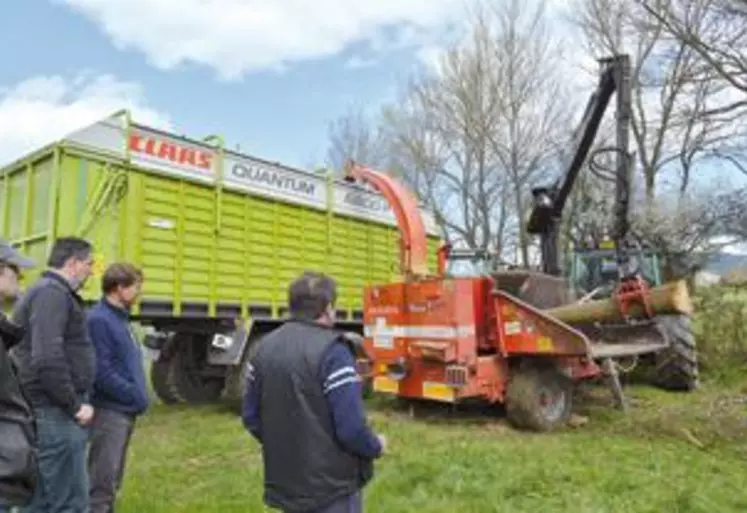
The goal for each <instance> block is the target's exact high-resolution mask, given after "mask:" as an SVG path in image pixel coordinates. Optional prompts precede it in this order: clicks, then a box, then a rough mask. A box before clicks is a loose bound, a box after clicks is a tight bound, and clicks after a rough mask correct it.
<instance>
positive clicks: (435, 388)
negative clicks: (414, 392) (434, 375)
mask: <svg viewBox="0 0 747 513" xmlns="http://www.w3.org/2000/svg"><path fill="white" fill-rule="evenodd" d="M423 397H425V398H427V399H435V400H436V401H446V402H452V401H454V389H453V388H451V387H450V386H448V385H444V384H443V383H433V382H428V381H426V382H424V383H423Z"/></svg>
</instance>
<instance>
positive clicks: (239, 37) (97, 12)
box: [55, 0, 470, 79]
mask: <svg viewBox="0 0 747 513" xmlns="http://www.w3.org/2000/svg"><path fill="white" fill-rule="evenodd" d="M55 1H57V2H62V3H65V4H66V5H68V6H69V7H70V8H71V9H73V10H75V11H77V12H79V13H80V14H82V15H84V16H85V17H87V18H88V19H90V20H91V21H93V22H94V23H96V24H97V25H99V26H100V27H101V28H102V30H103V31H104V32H105V33H106V34H107V35H108V37H109V38H111V40H112V41H113V43H114V45H115V46H116V47H117V48H119V49H121V50H125V49H127V50H135V51H138V52H142V53H144V54H145V55H146V56H147V57H148V59H149V61H150V62H151V63H152V64H153V65H154V66H156V67H158V68H161V69H174V68H176V67H178V66H181V65H184V64H188V63H192V64H198V65H203V66H208V67H211V68H214V69H215V70H216V71H217V72H218V74H219V75H220V76H221V77H222V78H224V79H236V78H238V77H240V76H241V75H243V74H245V73H248V72H254V71H262V70H268V69H279V68H282V67H283V66H286V65H288V64H290V63H295V62H301V61H306V60H312V59H317V58H322V57H327V56H330V55H335V54H338V53H340V52H342V51H344V50H346V49H348V48H349V47H350V45H352V44H355V43H367V44H368V46H369V47H370V50H371V51H372V52H374V53H378V52H380V51H383V50H386V49H391V48H392V47H395V48H401V47H403V46H408V47H414V48H417V47H418V46H419V45H420V44H421V42H423V41H430V40H431V38H432V37H436V35H437V34H439V33H441V32H442V31H444V30H446V29H447V27H448V26H449V24H450V23H451V22H453V21H455V20H458V19H460V18H461V17H462V16H463V13H464V6H465V5H466V4H469V3H470V0H379V1H376V2H372V1H370V0H315V1H310V0H213V1H211V2H205V1H204V0H55Z"/></svg>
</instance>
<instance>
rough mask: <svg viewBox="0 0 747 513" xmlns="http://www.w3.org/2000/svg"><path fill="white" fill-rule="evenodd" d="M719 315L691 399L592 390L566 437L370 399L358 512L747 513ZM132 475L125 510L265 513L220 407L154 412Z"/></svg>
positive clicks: (234, 427)
mask: <svg viewBox="0 0 747 513" xmlns="http://www.w3.org/2000/svg"><path fill="white" fill-rule="evenodd" d="M714 296H718V295H717V294H714ZM701 306H702V305H701ZM717 308H719V309H721V310H719V312H720V317H721V320H720V321H719V320H718V316H714V315H713V314H712V313H710V314H707V315H705V317H704V316H703V315H702V314H701V315H700V316H699V318H698V322H697V323H696V325H697V328H696V329H697V331H698V333H699V339H700V340H699V341H700V342H701V347H702V349H703V351H704V352H703V356H704V358H705V361H706V362H707V364H706V367H705V368H706V373H705V375H704V384H703V387H702V388H701V389H700V390H699V391H697V392H695V393H690V394H679V393H667V392H663V391H660V390H657V389H654V388H651V387H647V386H641V385H636V386H631V387H629V388H628V389H627V393H628V396H629V397H630V398H631V401H632V404H631V405H632V409H631V411H630V412H629V413H628V414H623V413H622V412H620V411H618V410H615V409H614V407H613V406H612V404H611V398H610V395H609V392H608V391H607V390H606V389H605V388H596V387H593V388H591V389H590V390H588V391H586V392H582V393H580V394H579V397H578V400H577V405H576V411H577V413H579V414H582V415H583V416H584V417H585V418H586V419H588V421H587V422H586V423H585V424H583V425H581V426H577V427H569V428H567V429H565V430H563V431H561V432H557V433H552V434H543V435H535V434H528V433H521V432H517V431H515V430H513V429H512V428H510V427H509V426H508V425H507V424H506V422H505V420H504V418H503V416H502V414H501V412H500V411H499V410H497V409H492V410H489V411H479V410H460V411H453V410H451V409H449V408H446V407H441V406H438V405H427V404H415V405H413V404H411V403H407V404H403V403H399V402H397V401H393V400H386V399H382V398H375V399H374V400H372V401H371V402H370V404H369V411H370V417H371V422H372V424H373V425H374V427H375V429H377V430H378V431H381V432H382V433H384V434H386V435H387V437H388V440H389V445H390V451H389V454H388V455H386V456H385V457H384V458H383V459H382V460H380V461H379V462H378V463H377V466H376V477H375V479H374V481H373V482H372V483H371V485H370V486H369V487H368V488H367V489H366V493H365V503H366V509H367V511H369V512H382V513H397V512H418V513H437V512H438V513H442V512H443V513H447V512H456V511H458V510H462V511H465V512H532V513H534V512H540V511H541V512H569V513H570V512H574V513H622V512H626V513H627V512H631V513H648V512H651V513H654V512H656V513H662V512H664V513H699V512H702V513H716V512H743V511H747V492H746V490H747V360H746V361H745V362H744V363H745V365H743V364H742V361H741V360H740V358H741V355H742V354H743V353H742V352H741V351H742V349H744V348H745V347H747V346H746V345H743V344H747V342H745V340H738V341H735V342H733V343H729V344H727V345H728V347H729V348H724V347H723V346H724V344H725V342H724V340H726V339H728V340H733V336H734V334H735V333H737V331H736V330H739V329H743V327H740V326H732V325H731V324H729V323H732V322H734V321H735V320H736V317H728V316H729V315H732V314H733V315H737V313H735V312H732V313H729V312H731V311H726V310H723V308H724V306H723V305H722V304H717ZM701 312H703V310H701ZM717 330H720V331H717ZM730 330H732V331H730ZM719 341H720V342H719ZM744 354H747V352H745V353H744ZM719 365H723V366H724V368H722V369H720V368H719V367H718V366H719ZM727 367H728V368H727ZM128 465H129V466H128V471H127V475H126V478H125V482H124V488H123V490H122V495H121V498H120V501H119V504H120V508H119V509H118V511H120V512H125V513H135V512H137V513H146V512H172V511H173V512H184V513H189V512H213V511H215V512H261V511H270V510H269V509H266V508H265V507H264V505H263V503H262V484H263V483H262V461H261V455H260V452H259V447H258V445H257V444H256V443H255V442H254V440H253V439H252V438H251V437H250V436H249V435H248V434H247V433H246V432H245V431H244V430H243V428H242V426H241V422H240V419H239V418H238V417H237V416H236V415H235V413H234V412H232V411H230V410H228V409H227V408H226V407H225V406H211V407H165V406H163V405H160V404H156V405H155V406H154V407H153V409H152V410H151V411H150V413H149V414H148V415H147V416H145V417H144V418H143V419H142V420H141V422H140V423H139V426H138V428H137V431H136V435H135V437H134V440H133V443H132V448H131V453H130V460H129V462H128Z"/></svg>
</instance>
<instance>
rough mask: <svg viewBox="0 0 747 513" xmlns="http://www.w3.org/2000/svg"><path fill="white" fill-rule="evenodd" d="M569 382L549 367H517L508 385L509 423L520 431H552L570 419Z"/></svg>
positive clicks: (506, 401)
mask: <svg viewBox="0 0 747 513" xmlns="http://www.w3.org/2000/svg"><path fill="white" fill-rule="evenodd" d="M572 395H573V387H572V383H571V380H570V379H568V378H567V377H566V376H565V375H563V374H562V373H560V371H558V370H557V369H555V368H554V367H552V366H542V367H535V366H531V367H519V368H517V369H516V370H515V371H513V375H512V376H511V379H510V380H509V382H508V386H507V390H506V397H505V403H506V404H505V405H506V414H507V416H508V421H509V422H510V423H511V424H513V425H514V427H517V428H519V429H528V430H530V431H539V432H544V431H551V430H554V429H556V428H558V427H560V426H563V425H565V424H566V423H567V422H568V420H569V418H570V416H571V406H572Z"/></svg>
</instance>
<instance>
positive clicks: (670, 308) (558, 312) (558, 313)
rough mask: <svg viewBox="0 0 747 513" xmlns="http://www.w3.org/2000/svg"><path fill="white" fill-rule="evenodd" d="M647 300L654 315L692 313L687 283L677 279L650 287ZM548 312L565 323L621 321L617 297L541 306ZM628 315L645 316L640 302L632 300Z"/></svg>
mask: <svg viewBox="0 0 747 513" xmlns="http://www.w3.org/2000/svg"><path fill="white" fill-rule="evenodd" d="M649 302H650V304H651V309H652V310H653V312H654V315H664V314H684V315H692V313H693V303H692V300H691V298H690V294H689V292H688V290H687V283H685V281H684V280H678V281H674V282H671V283H665V284H664V285H660V286H658V287H653V288H651V289H650V290H649ZM544 312H545V313H546V314H548V315H551V316H553V317H555V318H556V319H558V320H560V321H563V322H565V323H567V324H571V325H573V324H585V323H591V322H597V321H622V320H623V317H622V312H621V311H620V306H619V305H618V303H617V300H616V299H615V298H614V297H612V298H609V299H600V300H596V301H587V302H585V303H575V304H571V305H565V306H559V307H556V308H550V309H548V310H544ZM628 315H630V317H632V318H634V319H640V318H644V317H645V310H644V308H643V305H641V304H640V303H635V304H632V305H630V307H629V308H628Z"/></svg>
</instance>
